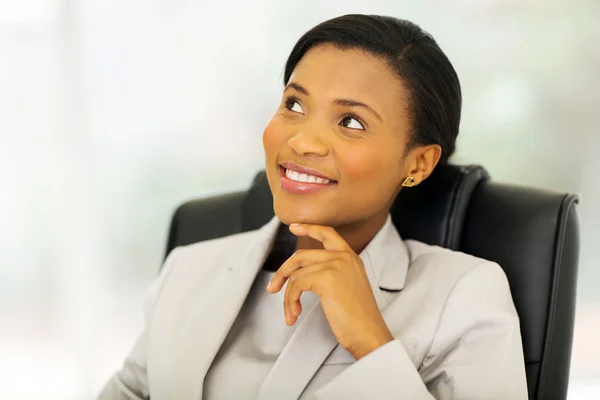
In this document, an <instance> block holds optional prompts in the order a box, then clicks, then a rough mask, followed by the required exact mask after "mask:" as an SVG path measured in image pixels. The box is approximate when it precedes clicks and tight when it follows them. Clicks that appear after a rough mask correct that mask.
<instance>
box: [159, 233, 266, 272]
mask: <svg viewBox="0 0 600 400" xmlns="http://www.w3.org/2000/svg"><path fill="white" fill-rule="evenodd" d="M258 232H259V231H258V230H254V231H249V232H242V233H236V234H233V235H229V236H223V237H220V238H216V239H210V240H205V241H202V242H197V243H192V244H188V245H185V246H179V247H176V248H174V249H173V250H172V251H171V253H170V254H169V257H168V258H167V260H166V261H165V264H167V263H168V262H169V261H170V260H169V259H172V262H173V263H177V264H180V263H186V262H189V261H192V262H193V261H199V260H207V258H218V257H223V256H229V257H231V256H232V255H235V254H238V253H239V252H240V251H242V250H243V249H244V248H246V247H247V246H248V245H249V244H250V243H251V242H252V241H253V239H254V238H255V237H256V235H257V234H258Z"/></svg>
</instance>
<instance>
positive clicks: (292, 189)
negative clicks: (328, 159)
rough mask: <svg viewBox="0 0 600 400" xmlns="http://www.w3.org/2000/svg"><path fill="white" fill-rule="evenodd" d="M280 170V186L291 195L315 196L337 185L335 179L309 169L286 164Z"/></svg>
mask: <svg viewBox="0 0 600 400" xmlns="http://www.w3.org/2000/svg"><path fill="white" fill-rule="evenodd" d="M279 170H280V180H279V182H280V186H281V188H282V189H283V190H284V191H286V192H288V193H291V194H313V193H317V192H320V191H322V190H326V189H329V188H331V187H334V186H336V185H337V182H336V181H334V180H333V179H329V178H327V177H326V176H324V175H323V174H320V173H319V172H317V171H314V172H313V170H310V169H309V168H304V167H299V166H297V165H293V164H288V163H284V164H282V165H281V166H280V167H279Z"/></svg>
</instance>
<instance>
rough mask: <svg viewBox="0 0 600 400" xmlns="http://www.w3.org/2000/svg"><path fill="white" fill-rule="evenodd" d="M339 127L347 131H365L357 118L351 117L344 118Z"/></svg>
mask: <svg viewBox="0 0 600 400" xmlns="http://www.w3.org/2000/svg"><path fill="white" fill-rule="evenodd" d="M340 125H342V126H343V127H344V128H348V129H357V130H361V131H364V130H365V128H364V126H363V125H362V124H361V123H360V121H359V120H358V119H357V118H354V117H351V116H347V117H344V119H342V121H341V122H340Z"/></svg>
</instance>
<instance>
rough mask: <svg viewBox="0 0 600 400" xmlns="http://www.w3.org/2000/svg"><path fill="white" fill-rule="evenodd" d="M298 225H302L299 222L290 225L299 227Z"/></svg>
mask: <svg viewBox="0 0 600 400" xmlns="http://www.w3.org/2000/svg"><path fill="white" fill-rule="evenodd" d="M298 225H300V224H299V223H297V222H294V223H293V224H290V226H298Z"/></svg>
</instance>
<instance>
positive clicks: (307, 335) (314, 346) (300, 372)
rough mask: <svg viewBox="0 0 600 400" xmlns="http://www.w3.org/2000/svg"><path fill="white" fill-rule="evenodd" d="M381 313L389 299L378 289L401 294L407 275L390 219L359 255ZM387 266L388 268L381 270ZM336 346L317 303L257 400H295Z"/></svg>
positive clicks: (405, 255) (402, 250) (404, 253)
mask: <svg viewBox="0 0 600 400" xmlns="http://www.w3.org/2000/svg"><path fill="white" fill-rule="evenodd" d="M360 257H361V259H362V261H363V264H364V265H365V271H366V273H367V276H368V278H369V283H370V284H371V289H372V290H373V294H374V295H375V300H376V302H377V305H378V307H379V309H380V310H381V311H383V310H384V309H385V308H386V307H387V305H388V304H389V301H390V298H389V296H386V294H385V293H384V292H383V291H382V290H381V289H380V282H381V287H383V288H385V289H388V290H394V291H395V290H401V289H402V288H403V287H404V281H405V278H406V273H407V271H408V264H409V257H408V253H407V250H406V247H405V245H404V243H403V242H402V240H401V239H400V236H399V235H398V233H397V231H396V229H395V228H394V226H393V224H392V221H391V218H390V217H388V220H387V221H386V223H385V225H384V226H383V228H382V229H381V230H380V231H379V232H378V233H377V235H375V237H374V238H373V240H371V242H370V243H369V245H368V246H367V247H366V248H365V250H364V251H363V252H362V253H361V254H360ZM386 266H389V267H390V268H389V269H390V270H388V268H385V267H386ZM337 345H338V342H337V340H336V338H335V336H334V334H333V332H332V331H331V328H330V327H329V323H328V322H327V318H326V317H325V314H324V312H323V308H322V307H321V304H320V302H319V303H317V304H316V305H315V306H314V307H313V308H312V309H311V310H310V311H309V313H308V315H307V316H306V318H305V319H304V320H303V321H302V323H301V324H300V325H299V326H298V328H297V329H296V331H295V332H294V334H293V335H292V337H291V339H290V340H289V342H288V344H287V345H286V347H285V348H284V350H283V351H282V353H281V355H280V356H279V358H278V359H277V361H276V362H275V364H274V365H273V368H272V369H271V372H270V373H269V375H268V376H267V378H266V379H265V381H264V382H263V385H262V386H261V388H260V391H259V395H258V400H272V399H278V400H286V399H290V400H291V399H298V398H299V397H300V396H301V395H302V392H303V391H304V389H305V388H306V386H307V385H308V384H309V382H310V380H311V379H312V378H313V376H314V375H315V373H316V372H317V371H318V370H319V368H320V367H321V365H322V364H323V362H324V361H325V359H326V358H327V357H328V356H329V354H330V353H331V352H332V351H333V350H334V349H335V347H336V346H337Z"/></svg>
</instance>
